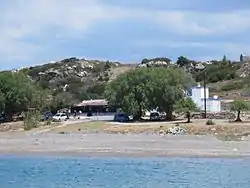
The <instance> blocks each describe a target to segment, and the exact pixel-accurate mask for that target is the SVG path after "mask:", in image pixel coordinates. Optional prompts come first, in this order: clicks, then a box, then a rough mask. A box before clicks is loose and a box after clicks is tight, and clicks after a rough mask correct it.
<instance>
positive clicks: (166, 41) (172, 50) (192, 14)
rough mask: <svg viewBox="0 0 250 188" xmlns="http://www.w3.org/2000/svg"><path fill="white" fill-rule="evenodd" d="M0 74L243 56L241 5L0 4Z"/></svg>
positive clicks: (246, 46)
mask: <svg viewBox="0 0 250 188" xmlns="http://www.w3.org/2000/svg"><path fill="white" fill-rule="evenodd" d="M0 12H1V17H0V57H1V59H0V69H1V70H4V69H13V68H19V67H26V66H34V65H37V64H43V63H48V62H51V61H58V60H62V59H65V58H68V57H77V58H85V59H99V60H113V61H120V62H124V63H138V62H140V61H141V60H142V59H143V58H154V57H168V58H170V59H172V60H176V59H177V58H178V57H179V56H181V55H182V56H186V57H188V58H190V59H195V60H200V61H205V60H212V59H222V57H223V55H226V56H227V58H228V59H232V60H238V59H239V56H240V54H241V53H243V54H245V55H250V1H249V0H172V1H170V0H154V1H153V0H0Z"/></svg>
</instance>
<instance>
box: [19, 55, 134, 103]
mask: <svg viewBox="0 0 250 188" xmlns="http://www.w3.org/2000/svg"><path fill="white" fill-rule="evenodd" d="M134 67H135V65H131V64H122V63H120V62H111V61H99V60H86V59H77V58H74V57H73V58H69V59H64V60H62V61H58V62H55V63H48V64H44V65H40V66H34V67H29V68H23V69H21V70H19V71H21V72H24V73H25V74H27V75H28V76H29V78H30V79H31V80H32V81H34V82H36V83H37V84H39V85H40V86H41V87H42V88H43V89H49V90H53V95H56V94H57V93H60V92H62V91H65V92H66V93H67V94H68V95H71V96H72V97H73V98H74V99H75V100H76V101H80V100H85V99H95V98H102V94H103V92H104V88H105V84H106V83H107V82H109V81H111V80H112V79H115V78H116V76H117V75H119V74H122V73H124V72H126V71H128V70H131V69H133V68H134Z"/></svg>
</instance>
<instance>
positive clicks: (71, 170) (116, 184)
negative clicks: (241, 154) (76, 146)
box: [0, 156, 250, 188]
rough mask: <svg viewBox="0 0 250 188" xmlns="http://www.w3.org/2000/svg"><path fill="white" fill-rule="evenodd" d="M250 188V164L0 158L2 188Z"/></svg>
mask: <svg viewBox="0 0 250 188" xmlns="http://www.w3.org/2000/svg"><path fill="white" fill-rule="evenodd" d="M85 187H91V188H99V187H102V188H249V187H250V160H249V159H218V158H212V159H205V158H199V159H197V158H134V159H133V158H56V157H39V158H38V157H11V156H2V157H0V188H85Z"/></svg>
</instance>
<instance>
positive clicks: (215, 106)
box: [190, 84, 221, 112]
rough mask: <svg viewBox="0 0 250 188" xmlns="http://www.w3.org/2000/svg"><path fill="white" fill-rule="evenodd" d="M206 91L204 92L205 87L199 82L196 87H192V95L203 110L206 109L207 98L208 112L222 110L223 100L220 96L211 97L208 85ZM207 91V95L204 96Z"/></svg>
mask: <svg viewBox="0 0 250 188" xmlns="http://www.w3.org/2000/svg"><path fill="white" fill-rule="evenodd" d="M205 91H206V92H204V87H203V86H201V85H200V84H198V85H197V86H196V87H193V88H191V93H190V94H191V95H190V97H191V99H192V100H193V101H194V102H195V103H196V105H197V107H198V108H200V109H201V110H205V108H204V100H205V98H206V106H207V112H220V111H221V100H220V99H219V98H218V96H214V97H209V88H207V87H206V89H205ZM205 93H206V96H204V95H205Z"/></svg>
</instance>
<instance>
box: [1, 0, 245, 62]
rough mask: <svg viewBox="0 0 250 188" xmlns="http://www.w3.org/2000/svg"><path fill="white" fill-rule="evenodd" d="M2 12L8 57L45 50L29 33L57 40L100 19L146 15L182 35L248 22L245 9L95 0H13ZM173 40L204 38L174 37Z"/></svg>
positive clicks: (228, 29) (224, 31) (231, 29)
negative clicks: (172, 7)
mask: <svg viewBox="0 0 250 188" xmlns="http://www.w3.org/2000/svg"><path fill="white" fill-rule="evenodd" d="M0 10H1V8H0ZM1 15H2V16H1V17H0V55H1V56H2V57H3V59H6V60H10V59H14V60H28V59H29V57H35V56H36V54H37V53H39V51H41V50H43V48H42V46H39V45H40V44H39V42H37V43H36V44H33V43H32V42H28V41H25V39H27V38H28V37H30V36H32V37H35V38H36V39H37V40H39V38H40V37H43V35H46V34H47V33H48V32H52V33H51V35H52V36H54V38H55V40H65V38H67V37H81V38H83V37H84V36H85V34H87V33H88V31H89V29H90V28H91V27H93V26H94V25H96V24H98V23H100V22H102V21H121V20H122V19H133V20H138V21H140V20H144V21H145V20H147V21H148V23H149V24H150V25H149V26H150V27H155V28H156V29H158V28H157V27H156V26H155V25H154V24H153V23H155V24H156V25H158V26H159V27H161V28H162V29H164V30H166V31H168V32H174V33H177V34H179V35H185V36H198V35H199V36H212V35H229V34H237V33H239V34H240V33H243V32H245V31H246V30H247V29H249V28H250V11H249V10H245V11H235V12H226V13H225V12H221V13H209V12H192V11H164V10H156V9H152V10H151V9H139V8H132V7H131V8H128V7H127V8H123V7H117V6H110V5H109V6H107V5H105V4H103V3H101V2H100V1H98V0H25V3H24V1H23V0H15V1H12V2H11V3H9V5H8V6H7V7H4V9H3V10H1ZM51 28H56V29H54V30H53V29H51ZM152 35H154V33H152ZM170 37H171V36H170ZM172 45H173V46H176V47H178V46H188V45H192V46H200V45H204V44H202V43H199V42H195V43H192V44H184V43H177V42H176V41H174V42H173V43H172ZM206 45H208V44H206ZM226 47H227V48H228V49H229V50H230V49H232V48H233V47H232V46H231V47H230V46H229V47H228V45H227V46H226ZM235 48H237V47H235Z"/></svg>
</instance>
